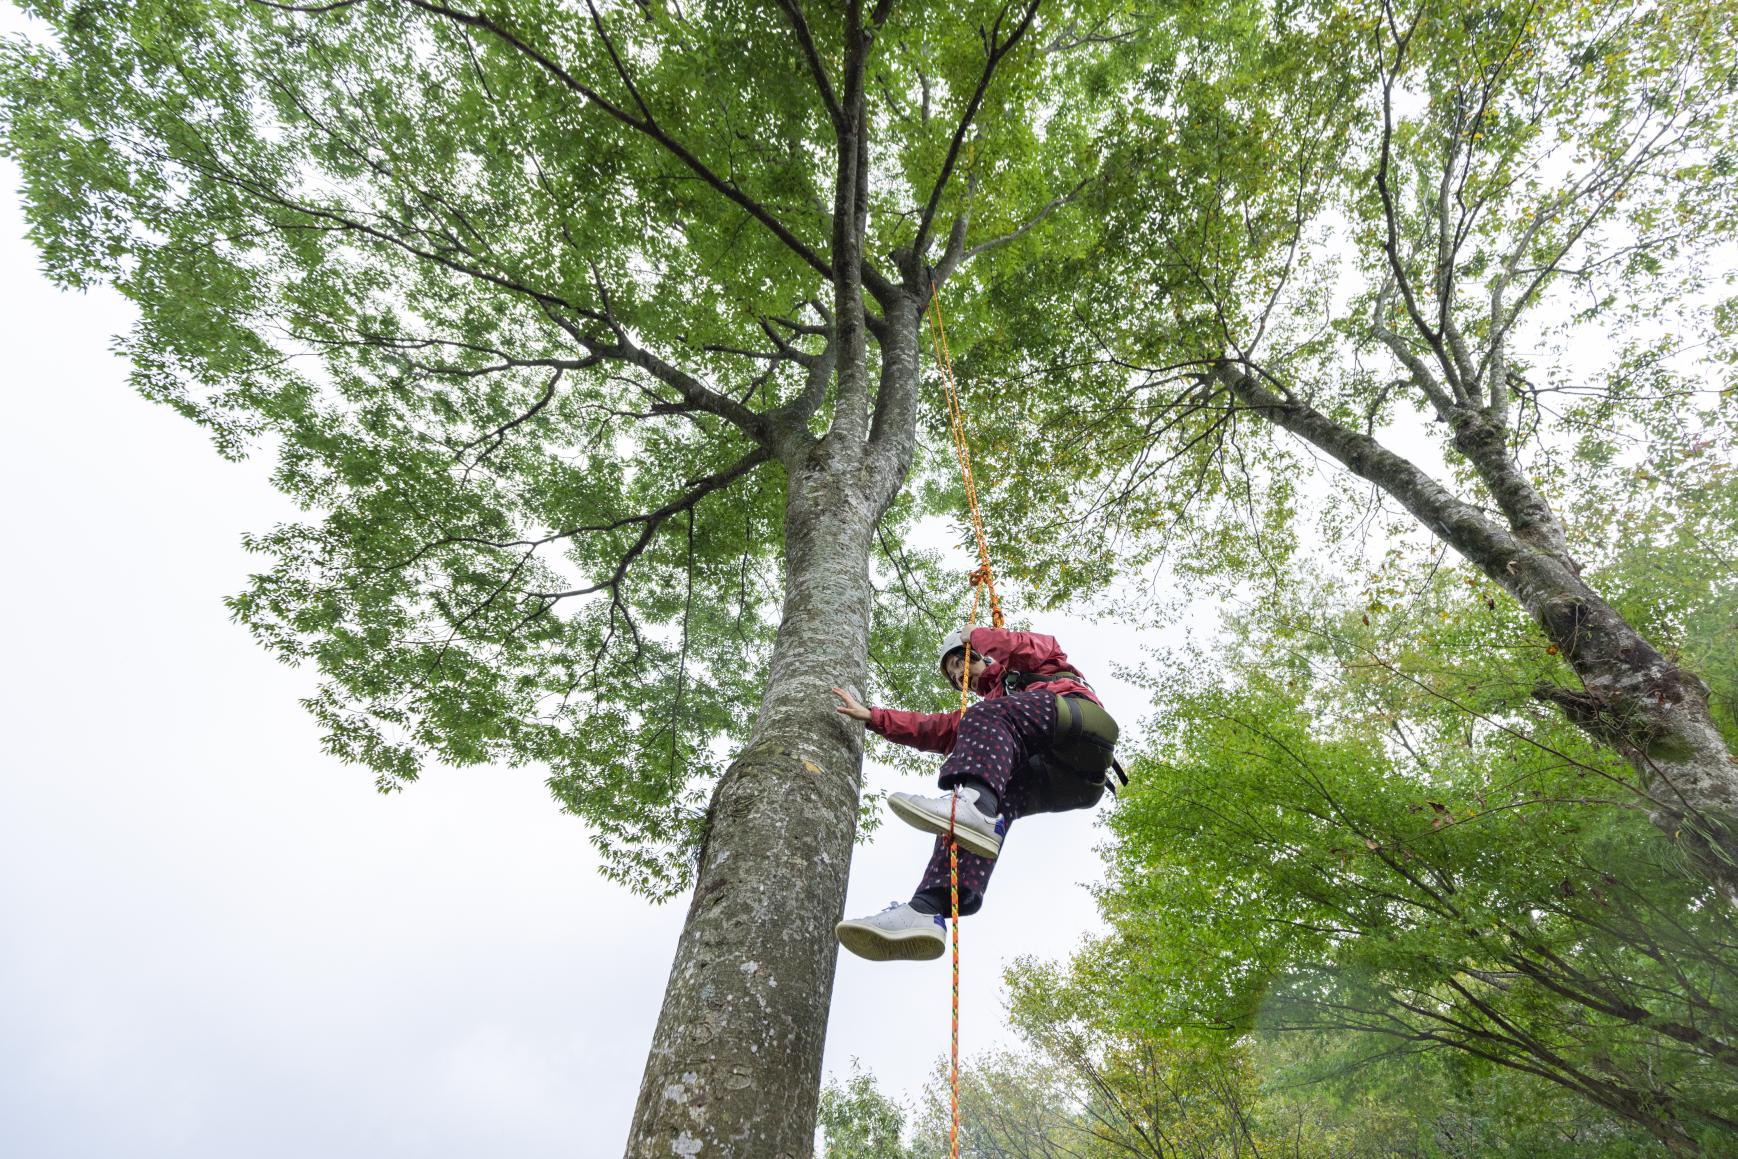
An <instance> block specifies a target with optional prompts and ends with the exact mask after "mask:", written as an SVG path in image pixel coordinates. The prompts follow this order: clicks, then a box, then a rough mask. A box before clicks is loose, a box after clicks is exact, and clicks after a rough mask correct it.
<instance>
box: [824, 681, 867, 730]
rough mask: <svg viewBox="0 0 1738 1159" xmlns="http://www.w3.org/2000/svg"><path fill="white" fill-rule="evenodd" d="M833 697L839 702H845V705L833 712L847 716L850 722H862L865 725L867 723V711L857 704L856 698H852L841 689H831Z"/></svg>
mask: <svg viewBox="0 0 1738 1159" xmlns="http://www.w3.org/2000/svg"><path fill="white" fill-rule="evenodd" d="M833 695H834V696H837V697H838V698H839V699H840V700H842V701H844V702H845V703H843V704H841V705H839V707H838V708H836V709H834V710H833V711H835V712H837V713H838V714H839V715H840V716H848V717H850V718H851V719H852V720H860V721H863V722H864V723H865V724H867V723H868V721H869V710H868V709H867V708H864V707H863V706H862V705H861V704H858V703H857V698H856V697H855V696H852V695H851V694H850V693H849V692H846V691H845V690H844V689H843V688H835V689H833Z"/></svg>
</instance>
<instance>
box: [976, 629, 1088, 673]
mask: <svg viewBox="0 0 1738 1159" xmlns="http://www.w3.org/2000/svg"><path fill="white" fill-rule="evenodd" d="M971 643H972V652H973V654H974V655H978V656H982V657H983V658H984V659H985V660H989V661H992V662H993V663H995V664H996V665H999V667H997V668H996V669H995V670H994V674H995V675H1000V674H1001V673H1003V672H1009V671H1013V672H1032V671H1036V670H1038V669H1040V668H1041V667H1043V666H1044V665H1046V664H1055V665H1058V666H1060V667H1064V668H1065V667H1067V666H1068V657H1067V656H1066V655H1065V654H1064V653H1063V651H1062V646H1061V645H1060V644H1058V643H1057V642H1056V637H1055V636H1046V635H1045V634H1044V633H1042V632H1016V631H1014V630H1013V629H1011V628H973V629H972V640H971Z"/></svg>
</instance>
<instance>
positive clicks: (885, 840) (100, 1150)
mask: <svg viewBox="0 0 1738 1159" xmlns="http://www.w3.org/2000/svg"><path fill="white" fill-rule="evenodd" d="M16 25H17V16H16V14H15V13H13V12H11V11H10V10H7V9H0V31H4V30H7V29H9V28H11V27H15V26H16ZM18 184H19V181H18V174H17V172H16V170H15V169H14V168H12V167H11V166H9V165H0V186H4V190H5V192H4V194H3V195H0V202H3V216H0V338H3V342H4V350H5V360H4V366H5V380H6V391H5V400H6V404H5V405H6V413H5V420H4V429H5V431H6V432H7V438H6V454H5V455H4V456H0V489H3V493H4V494H6V495H8V496H10V497H11V498H10V501H9V502H8V503H7V504H6V505H5V507H4V511H3V513H0V520H3V524H0V543H3V544H4V547H5V557H6V558H5V567H4V568H3V569H0V585H3V591H0V607H3V608H4V609H5V613H4V614H5V645H4V654H5V656H6V657H7V661H8V662H7V663H6V664H5V665H4V667H3V668H0V714H3V720H4V726H5V732H6V737H7V744H6V745H5V747H4V749H3V750H0V752H3V753H4V755H3V756H0V762H3V763H0V1154H3V1155H6V1156H21V1157H29V1159H37V1157H42V1159H50V1157H52V1159H73V1157H83V1156H90V1157H99V1156H100V1157H104V1159H109V1157H115V1156H127V1157H129V1159H147V1157H152V1156H175V1157H177V1159H195V1157H213V1159H216V1157H222V1159H234V1157H235V1156H247V1157H248V1159H272V1157H276V1156H286V1157H288V1156H296V1157H303V1156H308V1155H316V1154H317V1155H321V1156H328V1157H344V1156H357V1157H363V1156H367V1157H370V1159H376V1157H381V1156H416V1157H419V1159H422V1157H429V1159H434V1157H444V1156H455V1157H456V1156H494V1155H512V1156H516V1157H524V1159H533V1157H536V1156H545V1155H548V1156H556V1155H560V1156H564V1157H572V1156H582V1157H590V1156H615V1155H619V1154H620V1153H621V1150H622V1146H623V1143H624V1140H625V1138H626V1134H627V1127H628V1121H629V1118H630V1115H631V1113H632V1108H633V1101H634V1097H635V1094H636V1092H637V1090H638V1085H639V1076H640V1068H641V1064H642V1062H643V1059H644V1053H645V1050H646V1047H647V1045H648V1043H649V1041H650V1037H651V1032H652V1026H653V1023H654V1021H655V1019H656V1017H657V1012H658V1005H659V1000H660V996H661V994H662V991H663V985H664V980H665V976H666V973H667V971H668V969H669V964H670V959H671V955H672V953H673V950H674V946H675V941H676V936H677V932H678V930H679V927H680V923H681V920H682V913H683V904H682V903H677V904H672V905H668V906H665V907H661V908H659V907H653V906H650V905H648V904H646V903H645V902H643V901H641V900H640V899H638V898H636V897H634V896H632V895H630V894H629V893H627V892H626V891H625V890H622V889H619V888H617V887H614V886H611V885H609V884H607V883H605V882H604V881H602V880H601V879H600V878H599V877H598V876H597V874H596V873H595V859H594V857H593V855H592V853H591V851H590V848H589V846H588V844H587V841H586V833H585V831H584V830H583V828H582V827H581V825H580V824H579V823H578V822H577V821H575V820H573V819H571V818H568V817H565V816H563V815H562V814H561V813H559V812H558V810H557V809H556V807H555V805H554V804H553V803H552V801H551V799H550V797H549V795H548V793H547V792H546V791H545V789H544V787H543V784H542V774H541V772H540V771H539V770H535V769H521V770H499V769H484V770H478V769H471V770H463V771H453V770H443V769H439V768H436V769H432V770H430V772H429V773H428V774H427V775H426V776H425V778H424V779H423V780H422V781H421V782H420V783H419V784H417V785H416V786H414V787H413V788H412V789H411V790H409V791H408V792H405V793H403V794H400V795H397V796H393V797H382V796H379V795H377V794H376V793H375V792H374V790H373V787H372V777H371V776H370V775H369V774H368V773H366V772H364V771H361V770H358V769H354V768H346V767H344V766H341V765H340V764H338V763H337V762H336V761H335V760H333V759H331V758H329V757H327V756H325V755H324V754H322V753H321V751H320V748H319V744H318V736H317V733H316V730H315V729H314V727H313V725H312V723H311V721H310V720H309V718H308V717H307V716H306V715H305V714H304V713H303V711H302V710H301V708H300V707H299V705H298V703H297V700H298V698H299V697H302V696H304V695H306V694H308V693H309V692H310V691H311V689H312V687H313V680H314V677H313V675H312V674H311V673H308V672H301V671H296V670H292V669H288V668H285V667H283V666H282V665H280V664H278V663H277V662H276V661H274V660H273V659H272V658H271V657H269V656H268V655H267V654H266V653H265V652H264V651H262V650H260V649H259V648H257V647H255V646H254V644H253V643H252V642H251V641H250V640H249V638H248V637H247V635H246V633H245V632H244V631H243V630H242V629H241V628H239V627H237V626H235V625H233V624H231V623H230V622H229V617H228V613H227V610H226V609H225V608H224V606H223V604H222V599H223V597H224V596H225V595H227V594H229V593H232V592H235V591H237V590H238V589H239V588H240V587H241V586H242V585H243V583H244V580H245V577H246V574H247V572H248V570H249V568H250V566H251V565H252V561H251V560H250V559H249V557H248V556H247V555H246V554H245V553H244V552H243V551H242V550H241V547H240V538H241V535H242V533H243V532H244V531H246V530H261V529H264V528H266V527H268V526H269V525H270V524H271V523H272V522H273V521H275V520H277V519H279V518H282V517H284V516H286V515H288V514H289V513H290V512H289V508H288V505H287V504H286V503H285V501H284V500H283V499H282V498H281V497H280V496H278V495H277V494H276V492H274V491H273V490H272V489H271V488H270V487H269V486H268V484H267V482H266V472H267V469H268V467H269V464H268V463H266V462H263V461H255V462H249V463H245V464H241V465H236V464H232V463H226V462H224V461H222V460H221V459H219V458H218V457H217V455H216V454H215V453H214V452H213V451H212V450H211V448H210V445H209V443H208V442H207V440H206V439H205V437H204V436H203V434H202V433H201V432H200V431H199V430H198V429H196V428H195V427H194V426H193V425H192V424H190V423H188V422H187V421H186V420H184V419H182V418H180V417H179V416H177V415H175V414H173V413H172V412H170V411H168V410H166V409H163V408H160V407H156V406H153V405H150V404H148V403H146V402H144V401H143V400H141V399H140V398H138V397H137V396H136V395H134V394H133V393H132V391H131V390H130V388H129V387H128V386H127V384H126V382H125V367H124V366H123V365H122V364H121V363H120V362H119V361H118V360H117V359H116V358H115V357H114V356H113V355H111V354H110V353H109V351H108V345H109V339H110V337H111V336H112V335H114V334H116V333H118V332H120V331H122V330H124V329H126V327H127V325H128V321H129V314H128V308H127V306H126V303H125V302H124V301H122V300H121V299H119V298H118V296H116V295H114V294H111V293H107V292H98V293H92V294H89V295H84V296H79V295H69V294H62V293H59V292H57V291H56V290H54V289H53V288H52V287H50V286H49V285H48V284H47V283H46V282H45V281H43V280H42V278H41V277H40V275H39V274H38V273H37V272H36V267H37V261H36V255H35V252H34V251H33V250H32V249H31V248H30V246H29V245H28V244H27V243H26V242H25V241H24V240H23V232H24V223H23V220H22V216H21V214H20V211H19V207H18V203H17V196H16V193H15V191H16V189H17V188H18ZM1043 626H1044V627H1046V628H1050V629H1052V630H1060V631H1062V633H1063V634H1064V637H1065V645H1066V646H1067V647H1068V648H1069V650H1070V652H1071V654H1072V655H1073V657H1074V658H1075V659H1076V661H1077V662H1078V663H1079V664H1080V665H1081V667H1082V668H1083V669H1084V670H1085V671H1086V672H1087V673H1088V674H1089V675H1091V676H1093V677H1100V678H1103V677H1108V673H1109V668H1110V663H1109V661H1110V657H1111V649H1112V648H1115V647H1117V646H1119V645H1120V646H1124V647H1126V644H1127V639H1128V637H1127V634H1126V632H1122V633H1117V632H1113V631H1111V630H1108V629H1089V628H1086V627H1084V626H1071V625H1070V624H1069V623H1068V622H1063V621H1047V622H1046V623H1045V624H1044V625H1043ZM1098 683H1099V684H1100V686H1101V688H1107V689H1108V698H1109V700H1110V705H1111V707H1112V709H1113V711H1116V712H1117V713H1118V715H1119V716H1122V717H1123V718H1124V719H1125V721H1128V722H1129V723H1131V724H1132V723H1133V722H1134V720H1135V719H1136V717H1137V716H1138V715H1139V713H1140V711H1141V708H1142V705H1141V704H1140V701H1139V699H1138V698H1137V696H1136V695H1135V694H1134V693H1133V692H1132V691H1131V690H1129V689H1127V688H1126V687H1122V686H1119V685H1116V684H1115V682H1114V681H1110V680H1108V679H1100V680H1099V681H1098ZM907 787H909V784H908V785H907ZM1094 825H1095V818H1094V816H1092V815H1088V814H1073V815H1069V816H1066V817H1040V818H1035V819H1032V820H1030V821H1027V822H1025V823H1023V824H1022V825H1021V826H1020V827H1019V828H1018V829H1016V830H1015V832H1014V834H1013V836H1012V837H1011V839H1010V841H1009V845H1008V850H1007V852H1006V854H1005V855H1004V858H1003V864H1002V866H1001V867H1000V868H999V870H998V872H997V875H996V879H995V881H994V883H993V885H992V888H991V892H990V895H989V900H988V903H987V905H986V908H985V910H984V912H983V913H982V914H981V915H980V916H978V917H976V918H974V919H972V920H970V921H968V922H967V923H966V924H965V926H964V932H963V954H964V960H965V976H964V983H963V994H964V1007H963V1011H962V1016H961V1033H962V1036H963V1041H964V1044H965V1049H966V1051H967V1052H968V1054H969V1053H970V1052H973V1051H978V1050H983V1049H986V1048H989V1047H991V1046H994V1045H997V1044H999V1043H1002V1042H1004V1041H1005V1037H1006V1032H1005V1030H1004V1027H1003V1021H1004V1010H1003V1007H1002V1001H1001V981H1000V973H1001V970H1002V968H1003V967H1004V965H1005V964H1006V963H1007V962H1008V960H1009V959H1010V958H1012V957H1013V956H1015V955H1017V954H1038V955H1045V956H1054V955H1060V954H1064V953H1066V952H1067V951H1068V950H1069V949H1070V948H1071V947H1072V946H1073V945H1074V944H1075V943H1076V942H1077V941H1078V939H1079V938H1080V936H1081V935H1082V934H1083V933H1084V932H1085V931H1087V930H1089V929H1091V928H1093V927H1094V926H1095V925H1096V923H1097V917H1096V912H1095V910H1094V907H1093V904H1092V901H1091V899H1090V897H1089V895H1088V893H1087V891H1086V888H1085V884H1084V883H1086V882H1089V881H1091V880H1092V879H1094V878H1095V877H1096V876H1097V873H1098V867H1099V863H1098V859H1097V856H1096V855H1095V853H1094V851H1093V849H1094V846H1095V844H1096V843H1097V841H1098V840H1099V839H1100V836H1101V835H1100V834H1099V833H1097V832H1095V829H1094ZM928 849H929V838H928V837H926V836H924V835H923V834H920V833H917V832H916V831H915V830H911V829H909V828H906V827H905V826H902V825H900V824H899V823H898V822H897V821H894V822H891V823H890V824H888V825H886V826H884V827H883V828H882V830H881V832H880V833H879V834H878V835H877V836H876V839H875V841H874V842H873V843H872V844H870V845H868V846H865V847H862V848H860V849H859V850H858V851H857V854H856V857H855V860H854V863H853V866H852V884H851V891H850V897H849V900H848V903H847V911H848V912H849V913H852V914H856V913H860V912H863V911H868V910H873V909H879V908H880V907H881V906H882V905H884V904H886V903H887V901H889V900H891V899H895V898H898V899H903V898H905V897H907V896H909V893H910V890H911V888H912V887H913V885H914V884H915V881H916V877H917V874H918V872H919V870H920V869H921V867H922V864H923V861H924V859H925V858H926V856H927V853H928ZM948 994H949V987H948V972H947V966H946V963H945V961H938V962H932V963H921V964H912V963H898V964H879V965H878V964H871V963H867V962H863V961H861V960H859V959H857V958H854V957H852V956H850V955H848V954H846V955H843V956H842V960H841V962H840V967H839V975H838V984H837V987H836V989H835V991H834V998H833V1013H832V1021H831V1025H830V1029H829V1037H828V1047H827V1063H826V1065H827V1070H828V1072H829V1073H833V1074H838V1073H844V1072H846V1071H847V1069H848V1067H849V1065H850V1060H851V1058H852V1057H853V1056H855V1057H857V1058H860V1059H861V1060H862V1062H863V1063H864V1065H865V1066H867V1067H868V1068H870V1069H872V1070H873V1071H875V1073H876V1074H877V1075H878V1076H879V1077H880V1078H881V1080H882V1084H883V1088H884V1089H887V1090H890V1091H892V1092H894V1093H906V1092H912V1091H915V1090H916V1088H917V1087H919V1086H920V1085H921V1084H922V1083H924V1082H925V1080H926V1079H927V1077H928V1075H929V1073H930V1071H931V1068H932V1067H933V1066H934V1064H935V1062H936V1060H937V1058H938V1057H939V1056H941V1055H943V1054H945V1052H946V1050H947V1035H948ZM895 1010H897V1011H898V1017H891V1016H890V1014H891V1013H892V1012H893V1011H895ZM926 1015H927V1018H926ZM924 1027H927V1032H926V1031H925V1030H924V1029H923V1028H924Z"/></svg>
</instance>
